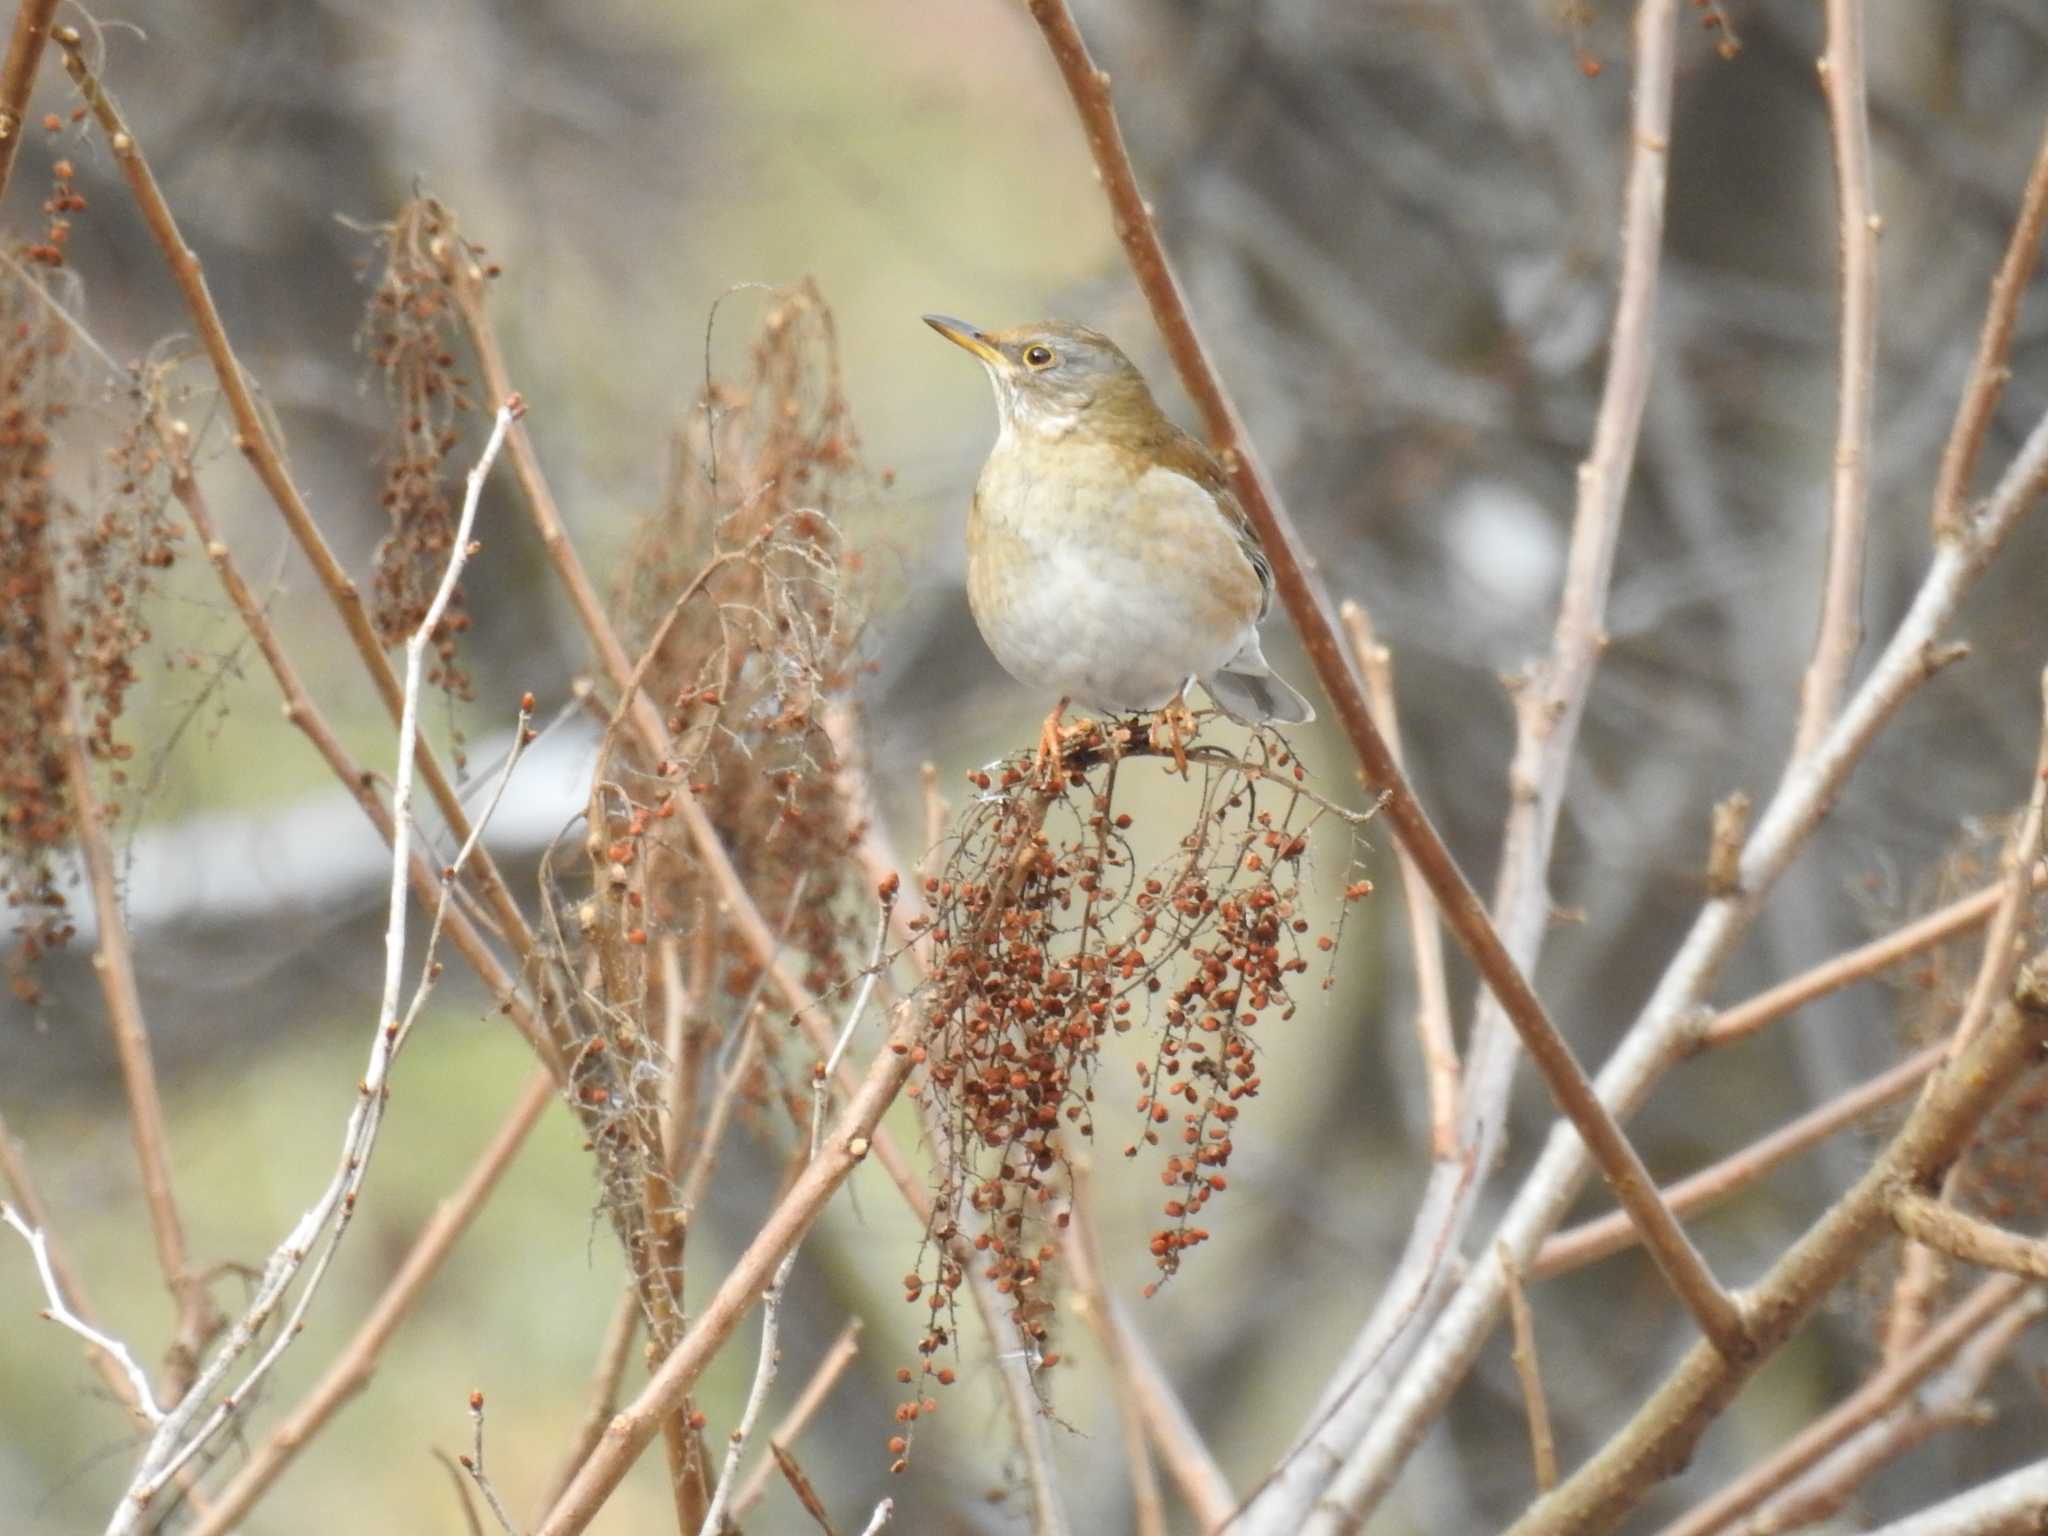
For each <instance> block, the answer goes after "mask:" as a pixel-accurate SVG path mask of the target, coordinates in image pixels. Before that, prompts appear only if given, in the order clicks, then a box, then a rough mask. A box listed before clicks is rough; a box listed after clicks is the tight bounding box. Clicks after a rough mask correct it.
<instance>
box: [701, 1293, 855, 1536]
mask: <svg viewBox="0 0 2048 1536" xmlns="http://www.w3.org/2000/svg"><path fill="white" fill-rule="evenodd" d="M860 1331H861V1321H860V1319H859V1318H857V1317H855V1318H850V1319H848V1320H847V1324H846V1326H845V1327H844V1328H842V1329H840V1330H839V1337H837V1338H836V1339H834V1340H833V1341H832V1344H831V1347H830V1348H828V1349H827V1350H826V1351H825V1353H824V1355H823V1357H822V1358H820V1359H819V1361H818V1365H817V1368H816V1369H815V1370H813V1371H812V1372H811V1377H810V1380H809V1381H807V1382H805V1383H804V1387H803V1390H802V1391H801V1392H799V1393H797V1395H796V1401H795V1402H793V1403H791V1404H790V1405H789V1412H787V1413H786V1414H784V1415H783V1416H782V1421H781V1422H780V1423H779V1424H777V1425H776V1426H775V1427H774V1428H773V1429H772V1430H770V1431H769V1432H768V1443H769V1444H770V1445H771V1446H777V1447H781V1448H783V1449H785V1450H786V1449H787V1448H788V1447H790V1446H792V1445H794V1444H796V1442H797V1438H798V1437H799V1436H800V1435H802V1434H803V1432H804V1431H805V1430H806V1429H807V1428H809V1427H810V1422H811V1420H812V1419H813V1418H814V1417H816V1415H817V1412H818V1410H819V1409H820V1408H821V1407H823V1406H824V1403H825V1399H826V1398H827V1397H828V1396H830V1395H831V1392H832V1389H833V1388H834V1387H835V1386H837V1385H838V1384H839V1378H840V1377H841V1376H843V1375H845V1374H846V1368H847V1367H848V1366H849V1365H851V1364H853V1362H854V1359H855V1357H856V1356H858V1355H859V1354H860ZM774 1475H775V1458H774V1457H773V1456H772V1455H770V1456H763V1457H761V1458H760V1459H759V1460H758V1461H756V1462H755V1463H754V1465H753V1467H752V1469H751V1470H749V1471H748V1473H747V1475H746V1476H745V1477H744V1478H742V1479H740V1487H739V1492H738V1493H736V1494H734V1495H733V1498H732V1518H733V1521H734V1523H735V1524H737V1523H738V1522H740V1521H742V1520H744V1519H745V1518H746V1515H747V1511H748V1510H750V1509H752V1508H753V1507H754V1506H755V1505H756V1504H758V1503H760V1502H761V1496H762V1495H763V1494H764V1493H766V1492H767V1491H768V1482H769V1479H770V1478H772V1477H773V1476H774Z"/></svg>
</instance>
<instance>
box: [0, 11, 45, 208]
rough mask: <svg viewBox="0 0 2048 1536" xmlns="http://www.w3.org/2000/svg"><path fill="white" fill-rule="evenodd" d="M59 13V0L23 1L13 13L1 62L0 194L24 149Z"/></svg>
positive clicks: (3, 193)
mask: <svg viewBox="0 0 2048 1536" xmlns="http://www.w3.org/2000/svg"><path fill="white" fill-rule="evenodd" d="M56 14H57V0H22V4H21V8H20V9H19V10H17V11H16V12H15V13H14V31H13V33H12V34H11V35H10V36H9V37H8V39H7V58H6V60H5V62H0V196H4V195H5V193H6V191H7V179H8V177H9V176H11V175H12V174H13V172H14V155H15V152H16V151H17V150H19V149H20V148H21V138H22V129H23V128H24V127H25V126H26V124H27V122H28V98H29V92H30V91H32V90H33V89H34V88H35V83H36V66H37V65H39V64H41V63H42V62H43V45H44V44H46V43H47V42H49V40H50V18H51V17H52V16H54V15H56Z"/></svg>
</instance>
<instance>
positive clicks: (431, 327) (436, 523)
mask: <svg viewBox="0 0 2048 1536" xmlns="http://www.w3.org/2000/svg"><path fill="white" fill-rule="evenodd" d="M378 233H379V236H380V241H381V244H380V247H379V251H378V259H379V262H380V263H381V265H380V267H379V270H378V274H377V280H376V286H375V288H374V289H373V291H372V292H371V294H370V301H369V304H368V306H367V308H366V310H365V313H364V315H363V324H362V329H361V331H360V332H359V334H358V344H359V345H360V346H362V347H363V349H364V350H365V352H366V353H367V354H368V356H369V359H370V362H371V364H372V365H373V366H374V367H375V368H376V369H377V371H378V372H379V373H380V374H382V375H383V379H384V394H385V398H386V400H387V401H388V402H389V404H390V407H391V413H392V425H391V435H390V438H389V439H388V441H387V443H386V445H385V448H384V451H383V454H382V456H381V459H380V463H381V466H382V469H383V472H384V491H383V497H382V500H383V505H384V510H385V512H386V514H387V515H388V516H389V517H390V519H391V531H390V532H389V533H388V534H386V535H385V537H384V540H383V542H382V543H380V544H379V545H378V546H377V557H376V575H375V580H374V587H373V592H374V600H373V601H374V612H375V615H376V621H377V632H378V634H379V635H380V636H382V637H383V640H384V643H385V644H386V645H399V644H402V643H403V642H404V641H406V640H407V639H409V638H410V637H411V636H412V635H413V634H414V633H415V632H417V631H418V629H419V627H420V625H421V623H423V622H424V621H425V619H426V616H427V608H428V605H429V604H430V603H432V601H433V597H434V591H435V588H436V587H438V586H439V585H440V581H441V573H442V572H443V571H444V570H446V569H447V565H448V556H449V554H450V551H451V545H452V542H453V540H454V538H455V529H456V524H457V522H458V521H459V519H460V516H461V502H462V491H461V476H460V475H458V474H455V473H452V472H451V471H450V468H449V459H450V456H451V455H453V454H454V453H455V450H456V449H457V448H458V447H459V446H461V443H462V424H463V421H464V419H465V418H467V417H471V416H473V415H474V414H475V410H476V406H475V402H474V401H473V400H472V399H471V397H470V395H469V393H468V390H469V387H470V384H469V380H468V378H467V377H466V376H465V375H464V374H462V373H461V372H459V371H458V370H457V365H456V350H457V347H458V346H459V345H460V342H459V338H458V335H457V332H458V329H459V327H458V316H457V313H456V308H455V298H454V292H453V289H452V287H451V285H450V281H449V278H448V276H447V272H448V264H447V262H446V261H445V260H444V256H445V254H446V248H447V245H448V243H449V242H451V241H459V240H460V237H459V235H458V234H457V233H456V231H455V228H454V222H453V220H452V219H450V218H449V216H448V214H447V212H446V211H445V210H444V209H443V208H442V207H441V205H440V204H439V203H436V202H435V201H434V200H433V199H432V198H428V197H417V198H414V199H413V200H412V201H411V202H409V203H407V204H406V205H405V206H404V207H403V208H401V209H400V210H399V211H398V216H397V217H396V218H394V219H393V220H392V221H391V222H390V223H389V224H387V225H385V226H384V227H383V228H382V229H381V230H380V231H378ZM463 249H464V250H465V251H466V252H467V253H468V254H469V255H471V256H473V257H476V258H477V259H478V261H479V264H481V258H482V255H483V252H482V248H481V247H479V246H473V245H467V244H465V245H464V246H463ZM485 271H486V272H488V273H489V274H490V275H492V276H496V275H497V271H498V269H497V268H496V267H495V266H491V267H486V268H485ZM468 628H469V613H468V611H467V609H466V608H465V606H464V598H463V593H462V589H461V588H460V587H457V588H456V591H455V594H454V596H453V598H452V599H451V600H450V601H449V604H448V608H447V610H446V612H445V613H444V614H443V615H442V618H441V621H440V623H439V624H438V625H437V626H436V627H435V630H434V635H433V642H434V664H433V667H432V668H431V670H430V671H429V672H428V674H427V680H428V682H429V683H431V684H432V685H433V686H435V687H438V688H441V689H443V690H444V691H446V692H447V693H449V694H451V695H452V696H454V697H456V698H460V699H469V698H473V697H475V690H474V688H473V686H472V683H471V680H470V676H469V673H468V672H467V671H466V670H465V669H464V668H463V666H462V664H461V662H460V661H459V659H458V656H457V649H458V643H459V641H460V639H461V637H462V635H463V633H464V632H465V631H466V630H467V629H468Z"/></svg>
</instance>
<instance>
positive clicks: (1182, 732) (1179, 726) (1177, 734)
mask: <svg viewBox="0 0 2048 1536" xmlns="http://www.w3.org/2000/svg"><path fill="white" fill-rule="evenodd" d="M1198 729H1200V727H1198V726H1197V725H1196V723H1195V716H1194V711H1193V710H1191V709H1189V708H1188V706H1187V700H1186V698H1185V697H1184V696H1183V695H1181V694H1178V693H1176V694H1175V695H1174V696H1173V698H1172V699H1171V700H1170V701H1168V703H1167V705H1166V707H1165V708H1164V709H1162V710H1160V711H1159V714H1158V717H1157V718H1156V719H1155V720H1154V721H1153V725H1152V732H1151V743H1152V746H1153V747H1154V749H1157V748H1159V747H1160V746H1162V745H1163V746H1164V747H1165V748H1166V750H1167V751H1169V752H1171V753H1172V754H1173V768H1174V772H1176V773H1178V774H1179V775H1180V776H1181V777H1182V778H1183V779H1185V778H1186V777H1187V776H1188V749H1187V743H1188V738H1189V737H1190V736H1192V735H1194V733H1195V732H1196V731H1197V730H1198ZM1162 734H1163V735H1164V737H1165V740H1164V742H1162V741H1161V739H1160V738H1161V736H1162Z"/></svg>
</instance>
